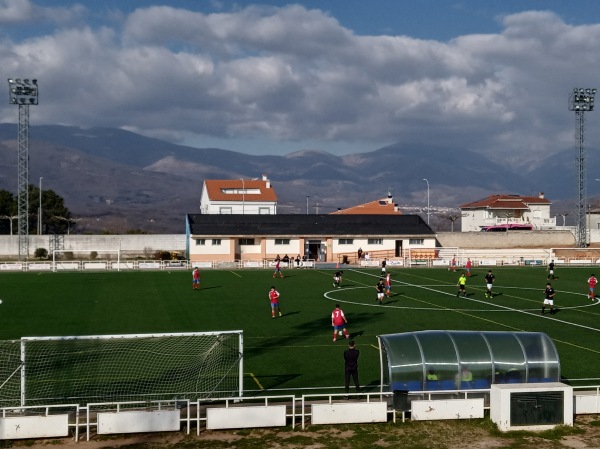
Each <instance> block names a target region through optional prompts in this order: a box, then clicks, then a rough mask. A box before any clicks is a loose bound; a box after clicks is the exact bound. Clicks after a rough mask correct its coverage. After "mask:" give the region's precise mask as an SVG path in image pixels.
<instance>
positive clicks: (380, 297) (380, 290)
mask: <svg viewBox="0 0 600 449" xmlns="http://www.w3.org/2000/svg"><path fill="white" fill-rule="evenodd" d="M375 290H376V291H377V301H379V304H383V295H384V294H385V284H384V283H383V279H379V282H378V283H377V285H376V286H375Z"/></svg>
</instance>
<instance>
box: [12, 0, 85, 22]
mask: <svg viewBox="0 0 600 449" xmlns="http://www.w3.org/2000/svg"><path fill="white" fill-rule="evenodd" d="M86 11H87V10H86V8H85V7H83V6H82V5H79V4H75V5H72V6H70V7H68V8H45V7H41V6H37V5H36V4H34V3H32V2H31V1H30V0H0V24H25V23H34V22H45V21H49V22H52V23H58V24H60V23H69V22H71V21H73V20H76V19H79V18H81V17H82V16H83V15H84V14H85V13H86Z"/></svg>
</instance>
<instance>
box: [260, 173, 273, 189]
mask: <svg viewBox="0 0 600 449" xmlns="http://www.w3.org/2000/svg"><path fill="white" fill-rule="evenodd" d="M262 180H263V181H265V183H266V187H267V189H270V188H271V181H269V178H268V177H267V175H265V174H263V175H262Z"/></svg>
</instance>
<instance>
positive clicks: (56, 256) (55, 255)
mask: <svg viewBox="0 0 600 449" xmlns="http://www.w3.org/2000/svg"><path fill="white" fill-rule="evenodd" d="M75 253H86V254H91V253H98V254H105V253H108V254H116V255H117V271H121V250H120V249H54V250H52V271H57V269H58V267H59V265H60V263H61V261H60V255H61V254H75Z"/></svg>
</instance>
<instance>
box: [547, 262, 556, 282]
mask: <svg viewBox="0 0 600 449" xmlns="http://www.w3.org/2000/svg"><path fill="white" fill-rule="evenodd" d="M550 279H552V280H554V279H556V276H554V261H553V260H551V261H550V263H549V264H548V280H550Z"/></svg>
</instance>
